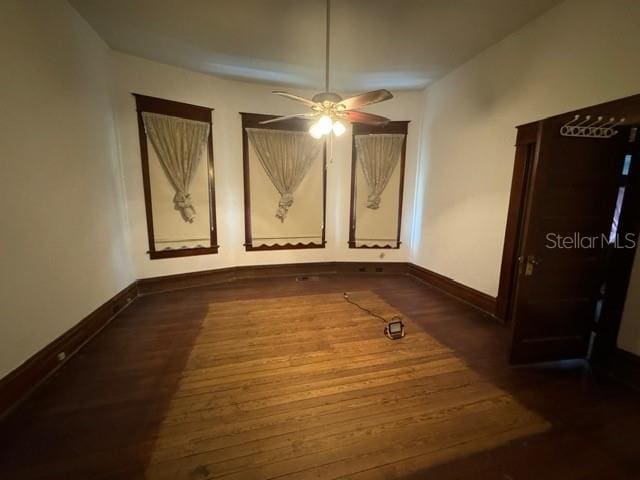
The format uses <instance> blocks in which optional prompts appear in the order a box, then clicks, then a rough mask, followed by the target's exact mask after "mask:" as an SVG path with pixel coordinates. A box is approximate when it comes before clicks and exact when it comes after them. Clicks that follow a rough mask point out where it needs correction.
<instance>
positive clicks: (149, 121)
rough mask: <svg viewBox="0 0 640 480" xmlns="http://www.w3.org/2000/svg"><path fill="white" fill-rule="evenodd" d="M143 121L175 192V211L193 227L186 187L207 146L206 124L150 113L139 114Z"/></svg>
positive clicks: (187, 188)
mask: <svg viewBox="0 0 640 480" xmlns="http://www.w3.org/2000/svg"><path fill="white" fill-rule="evenodd" d="M142 118H143V120H144V127H145V131H146V134H147V137H148V138H149V141H150V142H151V145H153V149H154V151H155V152H156V155H157V156H158V159H159V160H160V163H161V164H162V167H163V170H164V172H165V173H166V175H167V179H168V180H169V182H170V183H171V185H172V186H173V188H174V190H175V192H176V194H175V196H174V197H173V203H174V206H175V209H176V210H178V211H179V212H180V214H181V215H182V218H183V219H184V221H185V222H190V223H193V220H194V218H195V216H196V209H195V208H194V206H193V205H192V203H191V195H190V194H189V186H190V185H191V181H192V180H193V176H194V175H195V172H196V170H197V167H198V163H199V162H200V157H201V156H202V149H203V148H204V146H205V144H206V143H207V138H208V136H209V124H208V123H205V122H198V121H195V120H187V119H185V118H179V117H171V116H169V115H160V114H158V113H150V112H142Z"/></svg>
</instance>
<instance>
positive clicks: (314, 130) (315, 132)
mask: <svg viewBox="0 0 640 480" xmlns="http://www.w3.org/2000/svg"><path fill="white" fill-rule="evenodd" d="M309 134H310V135H311V136H312V137H313V138H320V137H322V135H323V134H322V129H321V128H320V125H318V122H315V123H314V124H313V125H311V126H310V127H309Z"/></svg>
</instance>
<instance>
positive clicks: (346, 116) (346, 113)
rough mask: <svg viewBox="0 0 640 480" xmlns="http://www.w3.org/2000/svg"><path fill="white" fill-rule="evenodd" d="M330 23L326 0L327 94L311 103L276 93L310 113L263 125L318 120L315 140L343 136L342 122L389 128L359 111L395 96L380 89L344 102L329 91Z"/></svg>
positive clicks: (313, 133)
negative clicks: (300, 104) (298, 120)
mask: <svg viewBox="0 0 640 480" xmlns="http://www.w3.org/2000/svg"><path fill="white" fill-rule="evenodd" d="M330 23H331V0H327V18H326V35H325V41H326V45H325V54H326V56H325V77H324V81H325V82H324V88H325V91H324V92H321V93H317V94H315V95H314V96H313V98H311V99H308V98H304V97H300V96H299V95H294V94H292V93H288V92H283V91H279V90H276V91H274V92H273V93H275V94H276V95H280V96H282V97H286V98H290V99H291V100H295V101H297V102H300V103H304V104H305V105H306V106H307V107H309V108H310V109H311V112H310V113H296V114H294V115H286V116H283V117H276V118H272V119H271V120H265V121H263V122H260V123H263V124H266V123H274V122H281V121H282V120H288V119H290V118H309V119H317V121H316V122H314V123H313V124H312V125H311V127H310V128H309V133H310V134H311V136H313V137H314V138H321V137H322V136H324V135H329V134H330V133H331V132H333V134H334V135H336V136H340V135H342V134H343V133H344V132H345V130H346V127H345V126H344V123H343V122H342V120H346V121H348V122H358V123H366V124H369V125H386V124H387V123H389V121H390V120H389V119H388V118H386V117H382V116H380V115H374V114H373V113H366V112H360V111H358V110H357V109H358V108H362V107H364V106H366V105H372V104H374V103H379V102H384V101H385V100H390V99H392V98H393V94H392V93H391V92H390V91H389V90H385V89H381V90H374V91H371V92H367V93H363V94H361V95H356V96H355V97H350V98H347V99H344V100H343V99H342V97H341V96H340V95H338V94H337V93H333V92H330V91H329V50H330V41H329V40H330Z"/></svg>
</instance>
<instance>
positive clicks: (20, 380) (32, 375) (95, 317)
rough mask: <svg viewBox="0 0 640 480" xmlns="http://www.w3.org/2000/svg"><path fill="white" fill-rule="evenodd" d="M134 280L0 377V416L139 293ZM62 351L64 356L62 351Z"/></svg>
mask: <svg viewBox="0 0 640 480" xmlns="http://www.w3.org/2000/svg"><path fill="white" fill-rule="evenodd" d="M137 294H138V291H137V285H136V282H133V283H132V284H131V285H129V286H128V287H126V288H125V289H124V290H122V291H121V292H119V293H117V294H116V295H114V296H113V297H112V298H111V299H110V300H108V301H107V302H105V303H104V304H102V305H101V306H100V307H98V308H97V309H95V310H94V311H93V312H91V313H90V314H89V315H87V316H86V317H85V318H84V319H82V320H81V321H80V323H78V324H77V325H76V326H74V327H73V328H71V329H70V330H68V331H67V332H65V333H64V334H62V335H61V336H60V337H58V338H57V339H55V340H54V341H53V342H51V343H49V344H48V345H47V346H46V347H44V348H43V349H42V350H40V351H39V352H38V353H36V354H35V355H33V356H32V357H31V358H29V359H28V360H27V361H26V362H24V363H23V364H22V365H20V366H19V367H18V368H16V369H15V370H13V371H12V372H11V373H9V374H8V375H7V376H5V377H3V378H2V379H0V418H1V417H3V416H4V415H6V414H7V413H8V412H9V411H11V410H12V409H13V408H14V407H15V406H16V405H17V404H18V403H20V402H21V401H22V400H23V399H24V398H26V397H27V396H28V395H29V394H30V393H31V392H32V391H33V390H34V389H35V388H37V387H38V385H40V384H41V383H42V382H44V381H45V380H46V379H47V378H48V377H49V376H51V374H53V373H54V372H55V371H56V370H57V369H58V368H60V367H61V366H62V365H63V364H64V363H65V362H66V361H67V360H68V359H69V358H71V356H72V355H73V354H75V353H76V352H77V351H78V350H79V349H80V348H81V347H82V346H83V345H84V344H86V343H87V342H88V341H89V340H91V339H92V338H93V337H94V336H95V335H96V334H97V333H98V332H100V330H102V329H103V328H104V327H105V326H106V325H107V324H108V323H109V322H110V321H111V320H112V319H113V318H114V317H115V316H116V315H117V314H118V313H120V312H121V311H122V310H123V309H124V308H126V307H127V306H128V305H129V304H130V303H131V302H132V301H133V300H134V299H135V298H136V296H137ZM61 354H63V355H64V358H63V359H62V360H61V359H60V358H59V355H61Z"/></svg>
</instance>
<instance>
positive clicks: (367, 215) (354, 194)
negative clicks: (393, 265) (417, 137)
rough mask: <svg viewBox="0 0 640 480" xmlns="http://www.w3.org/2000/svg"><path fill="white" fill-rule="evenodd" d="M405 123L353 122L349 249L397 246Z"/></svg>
mask: <svg viewBox="0 0 640 480" xmlns="http://www.w3.org/2000/svg"><path fill="white" fill-rule="evenodd" d="M408 125H409V122H408V121H401V122H389V123H388V124H387V125H385V126H370V125H364V124H359V123H354V124H353V136H352V147H351V148H352V158H351V213H350V223H349V226H350V228H349V248H400V228H401V217H402V194H403V187H404V167H405V155H406V143H407V142H406V140H407V130H408Z"/></svg>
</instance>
